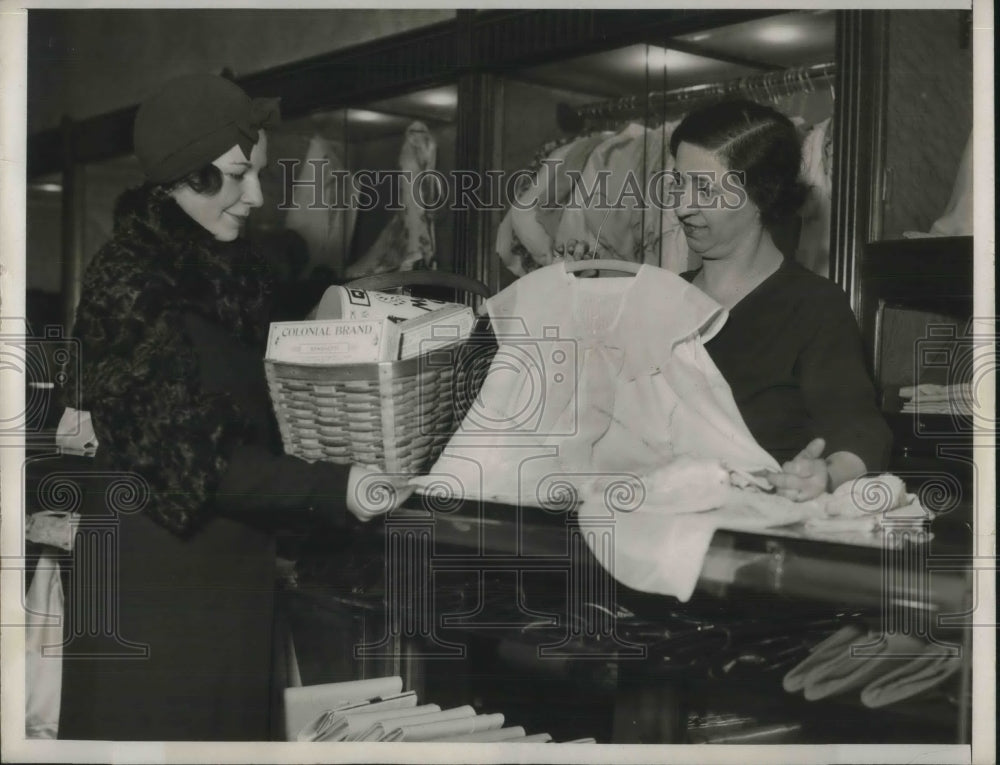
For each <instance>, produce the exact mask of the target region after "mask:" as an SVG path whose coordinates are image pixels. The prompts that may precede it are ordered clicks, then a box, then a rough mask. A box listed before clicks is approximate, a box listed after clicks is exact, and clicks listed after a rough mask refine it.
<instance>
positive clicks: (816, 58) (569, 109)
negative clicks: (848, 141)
mask: <svg viewBox="0 0 1000 765" xmlns="http://www.w3.org/2000/svg"><path fill="white" fill-rule="evenodd" d="M835 32H836V18H835V14H834V13H832V12H830V11H797V12H792V13H783V14H775V15H770V16H767V17H765V18H760V19H754V20H751V21H745V22H740V23H736V24H728V25H723V26H719V27H716V28H712V29H703V30H701V31H698V32H693V33H687V34H679V35H676V36H666V35H662V34H659V35H657V34H651V35H650V39H649V40H648V41H646V42H641V43H635V44H630V45H625V46H622V47H619V48H615V49H612V50H606V51H601V52H597V53H588V54H586V55H583V56H578V57H575V58H571V59H567V60H561V61H558V62H553V63H545V64H541V65H538V66H534V67H530V68H522V69H518V70H516V71H512V72H507V73H505V74H504V75H502V76H501V77H499V78H498V81H497V84H496V87H497V89H498V90H499V91H500V92H501V95H500V96H499V97H498V99H497V100H498V102H500V103H502V107H503V118H502V130H501V134H500V135H499V137H498V140H497V143H498V144H499V145H498V146H497V147H495V148H496V153H495V156H497V157H498V158H499V164H500V166H501V169H502V170H503V171H504V173H505V174H511V173H516V172H518V171H522V172H523V171H529V172H531V173H535V172H536V171H538V169H539V168H540V167H542V166H543V165H542V163H543V161H544V162H546V163H552V164H553V167H554V166H555V165H556V163H559V164H561V165H562V166H563V167H564V168H565V169H567V170H571V171H577V172H581V173H582V175H581V176H580V177H581V179H582V180H583V181H584V186H583V187H581V186H580V184H575V182H573V181H570V182H569V183H567V179H566V177H565V176H564V175H561V174H559V173H552V172H544V171H543V172H542V173H540V175H539V177H540V178H541V179H543V180H542V186H543V191H542V194H543V195H544V194H546V193H548V194H549V195H550V196H549V197H546V200H544V201H546V202H548V203H551V202H552V200H553V198H554V199H555V205H556V206H557V207H561V208H562V209H549V210H541V211H539V212H538V213H537V214H534V215H532V214H529V213H526V212H523V211H519V210H516V209H515V210H512V209H510V208H508V209H507V210H505V211H504V212H503V213H502V214H497V213H493V214H492V215H491V228H492V229H493V230H494V231H495V232H496V234H495V241H496V245H495V249H496V252H497V254H498V256H499V258H500V260H501V261H502V262H503V267H501V268H500V269H499V285H498V286H500V287H502V286H504V285H505V284H507V283H510V281H512V280H513V279H514V278H515V277H516V276H517V275H519V274H522V273H525V272H526V271H528V270H532V269H534V268H537V267H539V266H540V265H543V264H545V263H546V262H548V261H549V260H551V258H552V257H558V256H559V255H560V254H562V253H564V252H565V251H566V248H567V247H570V248H572V247H573V246H574V245H576V244H578V242H579V240H581V239H582V240H584V241H586V244H587V246H588V249H589V252H590V253H592V254H593V253H596V254H598V255H599V256H600V257H610V258H620V259H626V260H633V261H637V262H643V263H651V264H654V265H657V266H661V267H664V268H668V269H670V270H673V271H682V270H686V269H688V268H693V267H696V266H697V265H698V264H697V262H696V259H695V258H694V257H693V256H689V255H688V253H687V247H686V242H685V241H684V238H683V234H682V232H681V231H680V228H679V224H678V222H677V220H676V217H675V216H674V215H673V211H672V210H670V209H668V208H669V205H664V204H660V203H659V200H664V199H666V198H668V195H667V194H665V191H664V188H665V187H664V185H663V171H669V170H671V169H672V160H671V157H670V156H669V140H670V134H671V132H672V130H673V128H674V127H675V126H676V125H677V124H678V122H679V121H680V119H681V118H682V117H683V115H684V114H685V113H686V112H687V111H689V110H690V109H692V108H694V107H696V106H700V105H704V104H707V103H710V102H712V101H713V100H719V99H720V98H723V97H733V96H738V97H744V98H750V99H753V100H757V101H760V102H763V103H767V104H770V105H772V106H774V107H775V108H777V109H779V110H780V111H782V112H783V113H785V114H787V115H788V116H789V117H791V118H792V120H793V121H794V122H795V124H796V125H797V126H798V128H799V130H800V133H801V135H802V137H803V140H804V144H805V148H806V157H805V162H804V165H803V170H804V172H805V173H806V174H807V178H808V180H809V181H810V183H812V185H813V187H814V191H813V194H812V196H811V197H810V199H809V201H808V202H807V204H806V206H805V207H804V208H803V209H802V210H801V211H800V215H799V216H798V217H797V218H796V219H795V220H794V221H792V222H791V223H790V224H788V225H785V226H783V227H782V228H781V229H780V230H778V229H776V230H775V231H773V232H772V233H774V235H775V239H776V241H777V242H778V244H779V247H780V248H781V249H782V250H783V251H784V252H785V253H786V254H787V255H788V256H790V257H795V258H796V259H798V260H800V261H801V262H803V263H805V264H806V265H807V266H808V267H809V268H811V269H812V270H814V271H816V272H817V273H821V274H823V275H824V276H825V275H828V273H829V267H828V264H829V240H830V208H831V203H830V179H831V172H832V163H833V156H832V131H831V129H830V125H831V118H832V116H833V111H834V96H835V93H834V88H833V81H834V76H835V66H834V64H833V58H834V38H835ZM526 115H530V119H525V116H526ZM601 172H607V173H608V174H609V177H610V182H609V186H608V189H607V194H606V196H605V197H603V198H601V199H600V200H599V201H604V202H607V203H609V204H606V205H604V206H603V209H596V208H595V209H588V210H586V211H585V212H584V214H583V216H582V217H583V218H584V219H583V220H579V217H580V216H579V215H577V216H574V214H573V213H572V212H569V210H570V209H571V208H573V207H574V204H575V203H578V202H579V201H580V198H579V194H580V192H581V188H583V189H585V183H586V179H587V178H596V177H597V176H598V175H599V174H600V173H601ZM628 174H631V175H632V176H633V177H634V179H635V181H636V182H637V183H636V185H634V186H633V185H631V183H632V182H631V181H629V180H627V178H626V176H627V175H628ZM560 181H561V182H562V183H563V187H562V188H558V187H557V188H555V190H554V191H553V190H552V189H548V188H545V185H546V184H555V185H557V186H558V184H559V182H560ZM574 184H575V185H574ZM634 192H639V193H641V194H642V201H641V202H640V201H638V200H637V199H636V198H635V195H634ZM601 193H603V189H602V192H601ZM553 194H554V197H553V196H552V195H553ZM569 200H575V201H574V202H570V201H569ZM508 201H509V200H508ZM510 207H514V205H513V204H511V205H510ZM609 208H610V209H609ZM613 208H618V209H613ZM574 217H575V218H577V220H574ZM567 240H569V241H567Z"/></svg>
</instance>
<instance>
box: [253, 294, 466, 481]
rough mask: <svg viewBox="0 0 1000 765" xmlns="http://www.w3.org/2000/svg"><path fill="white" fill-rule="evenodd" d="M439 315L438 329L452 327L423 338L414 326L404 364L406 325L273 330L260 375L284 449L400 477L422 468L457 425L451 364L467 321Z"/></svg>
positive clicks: (361, 323) (358, 323)
mask: <svg viewBox="0 0 1000 765" xmlns="http://www.w3.org/2000/svg"><path fill="white" fill-rule="evenodd" d="M440 313H441V314H442V321H443V322H444V323H446V324H447V326H445V327H438V328H437V329H439V330H440V329H444V330H448V329H450V330H451V331H446V332H444V334H443V336H441V333H433V332H431V333H430V334H428V331H429V329H434V328H433V327H430V326H429V324H428V322H427V320H426V319H424V318H421V319H418V320H414V321H415V325H416V326H415V329H416V331H415V332H414V334H413V336H414V338H416V340H415V341H414V342H409V343H406V344H405V345H406V350H407V352H408V353H415V354H416V355H413V356H412V357H411V358H404V359H397V356H398V354H399V352H400V348H401V347H402V345H403V343H402V341H401V332H402V331H405V328H406V326H407V324H408V323H409V322H404V323H402V324H397V323H394V322H393V321H392V319H391V318H383V319H362V320H349V319H341V320H330V321H314V322H284V323H278V324H273V325H272V326H271V333H270V336H269V338H268V352H267V356H266V357H265V369H266V372H267V379H268V386H269V388H270V392H271V401H272V404H273V405H274V411H275V415H276V417H277V420H278V425H279V428H280V430H281V436H282V441H283V443H284V447H285V451H286V452H287V453H288V454H292V455H295V456H298V457H302V458H303V459H307V460H310V461H313V460H327V461H331V462H337V463H340V464H350V463H357V464H363V465H371V466H374V467H377V468H379V469H381V470H384V471H386V472H390V473H402V474H407V475H414V474H418V473H420V472H421V471H422V470H423V469H424V468H425V467H427V466H429V464H431V463H432V462H433V460H434V459H436V458H437V456H438V454H440V452H441V450H442V449H443V448H444V445H445V444H446V443H447V441H448V439H449V438H450V437H451V435H452V433H454V431H455V428H456V427H457V426H458V415H457V414H456V404H455V395H454V393H455V373H456V366H457V360H458V355H459V348H460V346H461V340H462V339H464V338H465V337H467V336H468V334H469V331H471V327H472V322H473V317H472V313H471V309H467V308H466V307H461V309H460V310H459V311H458V312H457V313H456V312H454V311H452V310H444V311H441V312H440ZM445 314H447V316H445ZM428 316H429V315H428ZM441 340H444V341H445V342H444V347H442V343H441V342H439V341H441Z"/></svg>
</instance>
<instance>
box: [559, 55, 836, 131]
mask: <svg viewBox="0 0 1000 765" xmlns="http://www.w3.org/2000/svg"><path fill="white" fill-rule="evenodd" d="M836 71H837V66H836V64H835V63H833V62H826V63H822V64H813V65H810V66H802V67H793V68H791V69H782V70H780V71H777V72H765V73H763V74H754V75H749V76H747V77H738V78H736V79H732V80H726V81H724V82H715V83H708V84H703V85H690V86H687V87H684V88H674V89H673V90H665V91H652V92H650V93H648V94H647V95H646V98H645V99H644V98H642V96H624V97H622V98H616V99H611V100H608V101H598V102H596V103H592V104H584V105H583V106H580V107H578V108H577V109H576V113H577V115H578V116H579V117H581V118H583V119H586V118H588V117H609V116H616V115H622V116H624V115H626V114H630V113H636V112H639V111H642V110H644V109H647V108H651V107H653V105H654V104H655V105H665V104H668V103H681V102H684V101H693V100H696V99H702V98H711V97H715V96H724V95H729V94H732V93H753V92H755V91H761V90H763V91H765V92H766V93H767V94H768V95H789V94H791V93H797V92H800V91H802V90H806V89H808V88H810V87H812V86H813V84H814V83H816V82H817V81H821V80H828V79H831V78H832V77H833V76H834V75H835V74H836Z"/></svg>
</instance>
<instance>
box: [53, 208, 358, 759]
mask: <svg viewBox="0 0 1000 765" xmlns="http://www.w3.org/2000/svg"><path fill="white" fill-rule="evenodd" d="M123 200H124V202H123V203H120V209H119V210H118V215H117V221H116V224H117V225H116V231H115V235H114V238H113V239H112V241H111V242H109V243H108V244H107V245H106V246H105V247H104V248H102V249H101V251H100V252H98V253H97V255H96V256H95V257H94V260H93V262H92V263H91V264H90V266H89V268H88V270H87V273H86V275H85V278H84V282H83V296H82V299H81V303H80V306H79V308H78V312H77V321H76V326H75V333H74V334H75V336H76V338H77V339H78V341H79V343H80V358H81V368H80V370H79V375H78V376H74V377H72V378H71V381H70V386H71V387H75V388H76V389H77V391H78V393H79V396H78V398H74V400H73V401H72V402H70V403H75V404H76V406H78V407H79V408H83V409H87V410H89V411H90V412H91V413H92V415H93V421H94V429H95V432H96V433H97V437H98V439H99V442H100V446H99V447H98V456H97V458H96V459H95V460H94V463H93V465H92V466H91V467H89V468H88V472H89V473H90V478H92V479H93V480H90V481H89V483H91V484H94V483H95V481H96V488H95V486H91V488H90V489H89V490H85V493H84V500H83V502H84V514H85V516H86V517H87V520H88V523H89V524H90V526H89V527H88V526H87V525H86V524H85V526H84V530H83V532H82V533H81V534H80V535H79V536H78V538H77V544H76V549H75V551H74V562H73V569H72V575H71V577H70V584H69V591H68V592H67V604H66V613H67V618H66V620H65V625H66V626H65V631H66V636H67V639H68V641H69V642H68V644H67V646H66V649H65V661H64V680H63V701H62V710H61V720H60V737H61V738H80V739H111V740H185V739H187V740H266V739H268V738H269V737H271V735H272V731H271V727H272V726H271V721H270V719H269V717H270V715H269V708H270V698H271V697H270V693H271V688H270V678H271V673H270V667H271V659H272V649H273V646H272V639H271V636H272V619H273V607H274V579H275V570H274V560H275V558H274V542H273V538H272V536H271V534H269V533H268V532H267V530H266V529H267V528H269V527H271V526H273V525H274V518H275V516H277V517H278V518H279V519H280V518H283V517H287V516H289V515H309V516H321V517H322V518H323V519H325V520H326V521H329V522H332V523H333V524H339V523H342V522H343V520H344V516H345V513H344V496H345V490H346V473H347V470H346V468H344V467H341V466H335V465H330V464H326V463H314V464H309V463H306V462H303V461H302V460H299V459H297V458H293V457H289V456H286V455H284V454H282V453H281V450H280V447H279V445H278V444H277V443H276V438H275V435H276V428H275V427H274V421H273V416H272V414H271V408H270V401H269V399H268V395H267V387H266V382H265V378H264V370H263V361H262V349H263V343H262V341H263V339H264V336H265V333H266V328H267V312H268V296H269V289H268V274H267V271H266V268H265V266H264V264H263V261H261V260H260V259H258V258H257V257H256V256H255V255H254V254H253V252H252V251H251V250H250V249H249V248H248V247H247V246H246V244H245V243H243V242H235V243H228V244H223V243H218V242H215V241H214V240H213V239H212V238H211V237H210V235H208V233H207V232H205V231H203V230H202V229H200V227H198V226H197V224H195V223H194V222H193V221H191V220H190V219H189V218H188V217H187V216H186V215H185V214H184V213H183V212H182V211H181V210H180V209H179V208H178V207H177V206H176V203H174V202H173V201H172V200H171V199H169V198H166V197H164V196H163V195H162V194H159V195H158V194H155V193H154V194H150V193H149V192H148V191H146V190H141V191H139V192H135V193H131V195H126V196H124V197H123ZM115 476H129V480H130V481H131V482H132V484H133V485H134V486H136V487H138V488H137V489H136V491H137V492H138V499H135V498H133V499H132V500H130V501H131V502H132V505H133V507H134V508H135V509H133V507H129V506H128V503H126V504H125V505H123V504H122V503H121V501H120V499H121V497H119V498H118V499H115V498H114V496H113V495H114V492H112V491H102V487H103V488H104V489H108V488H110V486H111V484H112V483H113V482H114V481H115ZM314 510H315V512H314ZM102 535H103V536H102Z"/></svg>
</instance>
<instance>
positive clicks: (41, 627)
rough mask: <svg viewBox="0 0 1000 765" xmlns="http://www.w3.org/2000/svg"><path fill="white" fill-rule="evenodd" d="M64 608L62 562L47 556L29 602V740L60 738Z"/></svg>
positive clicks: (26, 684)
mask: <svg viewBox="0 0 1000 765" xmlns="http://www.w3.org/2000/svg"><path fill="white" fill-rule="evenodd" d="M63 606H64V601H63V588H62V580H61V579H60V578H59V563H58V562H57V561H55V560H53V559H52V558H51V557H49V556H48V555H45V554H43V555H42V556H41V558H40V559H39V561H38V566H37V568H36V569H35V575H34V577H33V578H32V580H31V586H30V587H29V588H28V594H27V597H26V599H25V615H26V621H27V629H26V631H25V640H24V642H25V652H26V653H25V677H24V695H25V715H24V729H25V730H24V736H25V738H47V739H54V738H58V737H59V707H60V702H61V694H62V662H63V652H62V643H63V634H62V619H63Z"/></svg>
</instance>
